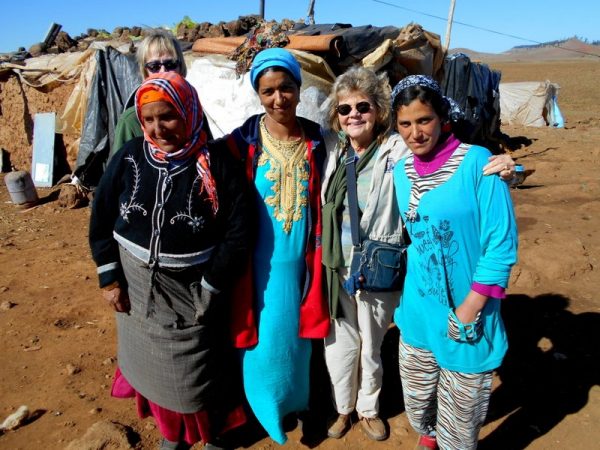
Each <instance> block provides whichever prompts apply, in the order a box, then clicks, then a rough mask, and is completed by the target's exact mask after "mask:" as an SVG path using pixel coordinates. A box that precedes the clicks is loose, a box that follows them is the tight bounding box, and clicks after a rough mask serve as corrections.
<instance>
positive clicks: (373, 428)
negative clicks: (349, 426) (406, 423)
mask: <svg viewBox="0 0 600 450" xmlns="http://www.w3.org/2000/svg"><path fill="white" fill-rule="evenodd" d="M360 424H361V426H362V429H363V431H364V432H365V433H366V434H367V436H368V437H369V439H372V440H374V441H383V440H385V439H387V437H388V434H387V430H386V429H385V424H384V423H383V420H381V419H380V418H379V417H361V418H360Z"/></svg>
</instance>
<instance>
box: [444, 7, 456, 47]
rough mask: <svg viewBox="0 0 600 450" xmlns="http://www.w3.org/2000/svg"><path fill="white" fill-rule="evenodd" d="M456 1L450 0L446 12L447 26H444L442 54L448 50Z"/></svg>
mask: <svg viewBox="0 0 600 450" xmlns="http://www.w3.org/2000/svg"><path fill="white" fill-rule="evenodd" d="M455 3H456V0H450V11H448V25H447V26H446V39H445V42H444V53H446V52H447V51H448V49H449V48H450V32H451V31H452V20H454V4H455Z"/></svg>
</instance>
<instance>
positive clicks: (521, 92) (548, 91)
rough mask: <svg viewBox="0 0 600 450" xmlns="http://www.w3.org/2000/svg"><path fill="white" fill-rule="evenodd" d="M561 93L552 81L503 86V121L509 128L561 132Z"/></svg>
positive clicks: (501, 94) (501, 116) (501, 109)
mask: <svg viewBox="0 0 600 450" xmlns="http://www.w3.org/2000/svg"><path fill="white" fill-rule="evenodd" d="M559 89H560V87H559V86H558V84H556V83H551V82H550V81H525V82H517V83H500V120H501V121H502V123H505V124H508V125H524V126H527V127H544V126H547V125H550V126H553V127H557V128H562V127H563V126H564V123H563V118H562V114H561V113H560V109H559V108H558V102H557V97H558V90H559Z"/></svg>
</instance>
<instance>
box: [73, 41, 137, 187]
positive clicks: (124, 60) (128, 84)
mask: <svg viewBox="0 0 600 450" xmlns="http://www.w3.org/2000/svg"><path fill="white" fill-rule="evenodd" d="M95 57H96V62H97V65H96V73H95V74H94V78H93V80H92V85H91V87H90V90H89V98H88V104H87V111H86V113H85V118H84V123H83V130H82V131H81V141H80V143H79V153H78V154H77V162H76V168H75V171H74V174H75V175H76V176H77V177H78V178H79V180H80V181H81V183H82V184H83V185H84V186H86V187H88V188H91V187H95V186H97V184H98V181H99V180H100V177H101V176H102V173H103V172H104V165H105V162H106V159H107V157H108V152H109V149H110V146H111V144H112V142H113V139H114V131H115V126H116V124H117V120H118V119H119V116H120V115H121V113H122V112H123V109H124V105H125V103H126V102H127V99H128V98H129V96H130V95H131V94H132V92H134V91H135V89H136V88H137V87H138V86H139V85H140V83H141V82H142V77H141V75H140V71H139V68H138V65H137V61H136V59H135V55H125V54H123V53H121V52H119V51H118V50H115V49H114V48H112V47H107V48H106V50H98V51H96V55H95Z"/></svg>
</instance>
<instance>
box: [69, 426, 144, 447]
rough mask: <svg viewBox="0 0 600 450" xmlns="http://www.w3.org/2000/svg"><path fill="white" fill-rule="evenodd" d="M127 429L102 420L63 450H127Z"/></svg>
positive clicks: (128, 445) (128, 443) (129, 444)
mask: <svg viewBox="0 0 600 450" xmlns="http://www.w3.org/2000/svg"><path fill="white" fill-rule="evenodd" d="M127 433H128V429H127V427H125V426H124V425H121V424H120V423H116V422H111V421H108V420H103V421H101V422H96V423H95V424H93V425H92V426H91V427H90V428H88V430H87V431H86V432H85V434H84V435H83V436H82V437H81V438H79V439H75V440H74V441H72V442H71V443H70V444H69V445H67V447H66V448H65V450H100V449H111V450H129V449H132V448H133V447H132V446H131V443H130V442H129V439H128V437H127Z"/></svg>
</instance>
